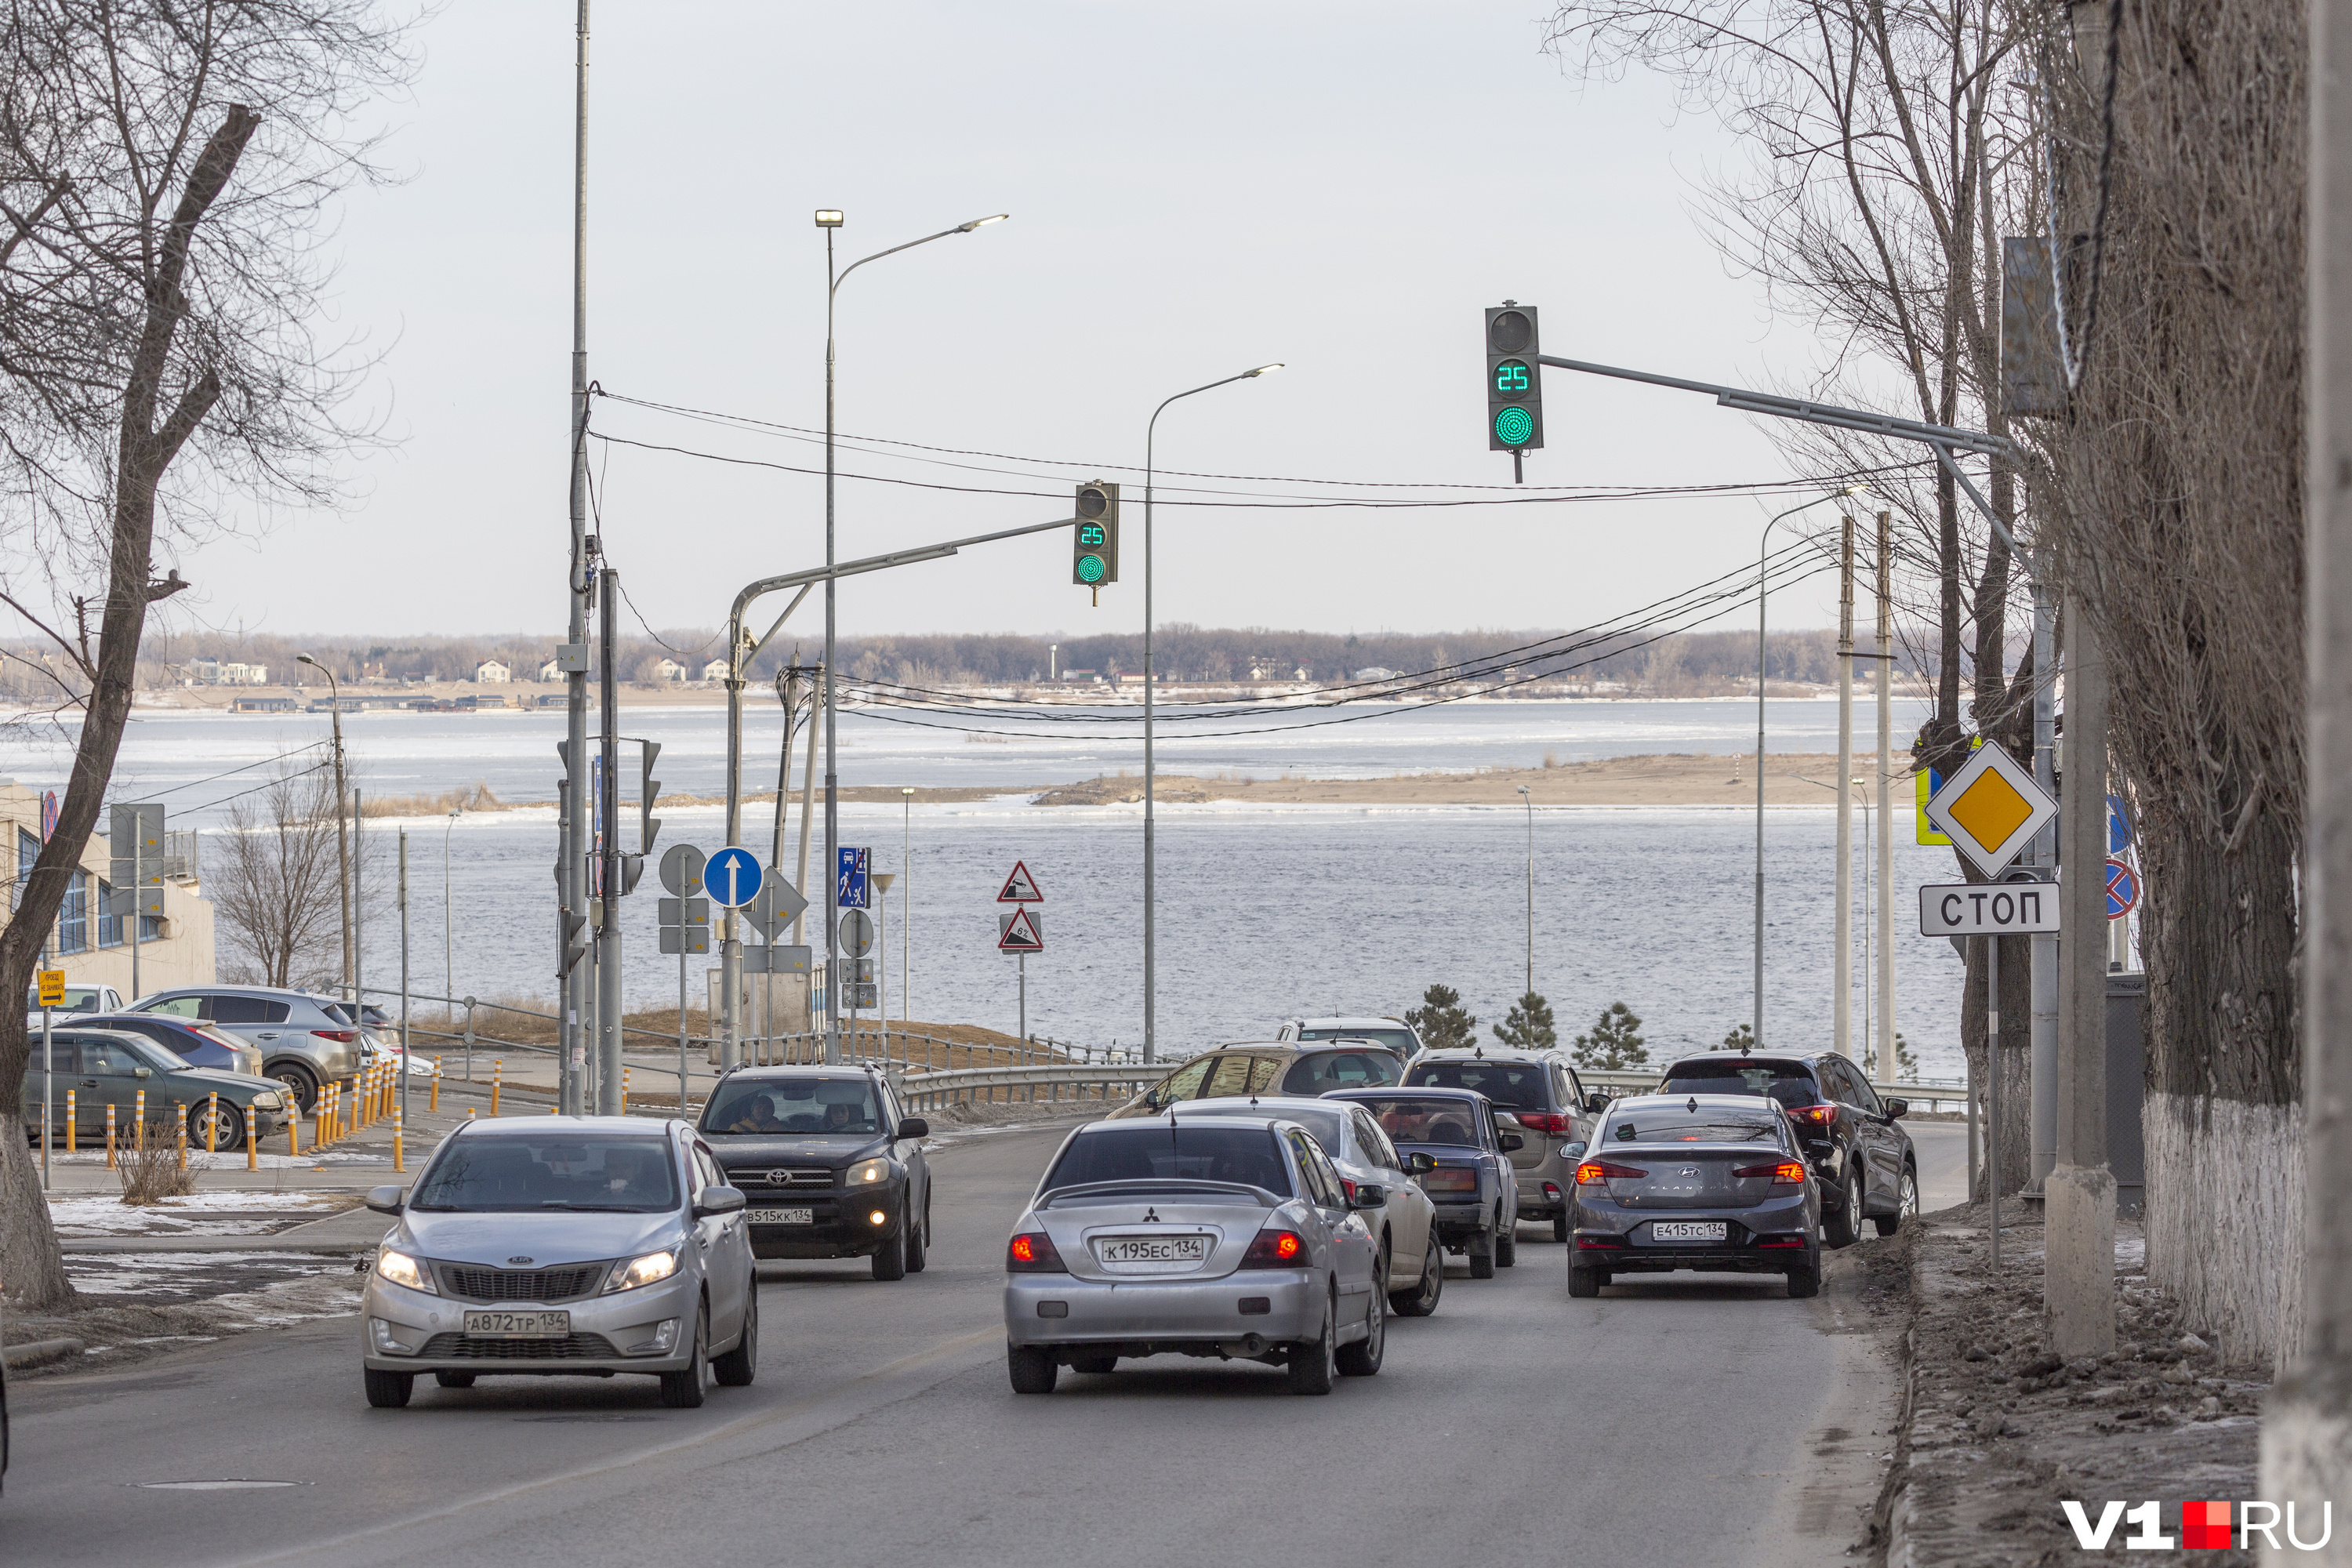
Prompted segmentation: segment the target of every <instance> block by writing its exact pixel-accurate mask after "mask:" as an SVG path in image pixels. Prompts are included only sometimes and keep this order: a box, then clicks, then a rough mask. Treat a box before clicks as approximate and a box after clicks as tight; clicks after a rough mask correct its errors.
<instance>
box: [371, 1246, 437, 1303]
mask: <svg viewBox="0 0 2352 1568" xmlns="http://www.w3.org/2000/svg"><path fill="white" fill-rule="evenodd" d="M375 1271H376V1272H377V1273H378V1274H381V1275H383V1277H384V1278H385V1279H389V1280H391V1281H392V1282H393V1283H394V1284H395V1285H405V1286H407V1287H408V1288H409V1289H411V1290H423V1291H425V1292H426V1293H427V1294H429V1295H435V1296H437V1295H439V1294H440V1293H441V1292H439V1291H438V1290H436V1289H433V1276H432V1274H431V1273H430V1272H429V1271H428V1270H427V1269H426V1268H425V1265H423V1264H422V1263H419V1262H418V1261H417V1260H416V1259H415V1258H411V1257H409V1256H408V1254H406V1253H405V1252H394V1250H393V1249H392V1248H391V1247H385V1248H384V1249H383V1251H381V1252H379V1253H377V1254H376V1255H375Z"/></svg>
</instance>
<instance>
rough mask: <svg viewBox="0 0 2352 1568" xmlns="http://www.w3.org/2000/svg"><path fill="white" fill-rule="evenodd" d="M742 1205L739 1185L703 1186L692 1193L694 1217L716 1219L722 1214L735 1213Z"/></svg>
mask: <svg viewBox="0 0 2352 1568" xmlns="http://www.w3.org/2000/svg"><path fill="white" fill-rule="evenodd" d="M742 1207H743V1189H741V1188H740V1187H705V1188H703V1189H702V1190H701V1191H700V1192H698V1193H697V1194H694V1217H695V1218H697V1219H716V1218H718V1217H719V1215H723V1214H737V1213H740V1212H741V1210H742Z"/></svg>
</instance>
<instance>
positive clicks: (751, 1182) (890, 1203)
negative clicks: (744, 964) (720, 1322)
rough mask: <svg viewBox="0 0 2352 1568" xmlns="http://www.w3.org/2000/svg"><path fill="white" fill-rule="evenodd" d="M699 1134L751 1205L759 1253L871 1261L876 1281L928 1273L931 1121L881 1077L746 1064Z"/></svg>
mask: <svg viewBox="0 0 2352 1568" xmlns="http://www.w3.org/2000/svg"><path fill="white" fill-rule="evenodd" d="M696 1131H699V1132H700V1133H701V1134H702V1136H703V1137H705V1138H706V1139H708V1140H709V1142H710V1145H711V1147H712V1148H713V1149H715V1150H717V1151H718V1156H719V1168H720V1169H721V1170H723V1171H724V1172H726V1173H727V1180H728V1184H730V1186H734V1187H737V1188H740V1190H741V1191H742V1193H743V1194H744V1198H745V1200H746V1201H747V1202H748V1203H749V1204H750V1205H751V1206H750V1207H749V1208H748V1209H746V1210H745V1211H744V1215H743V1219H744V1224H745V1225H746V1226H749V1227H750V1229H749V1234H750V1236H751V1252H752V1256H754V1257H757V1258H872V1259H873V1260H874V1278H876V1279H905V1278H906V1277H907V1276H908V1275H909V1274H918V1273H920V1272H921V1271H922V1268H923V1264H924V1261H925V1259H926V1258H928V1257H929V1252H930V1236H931V1167H930V1162H929V1160H927V1159H925V1158H924V1156H923V1140H924V1139H925V1138H928V1137H929V1136H930V1131H931V1127H930V1123H929V1122H928V1121H925V1120H924V1119H923V1118H921V1117H919V1116H908V1114H907V1113H906V1111H905V1110H904V1109H903V1108H902V1107H901V1106H900V1105H899V1103H898V1096H897V1095H896V1094H895V1093H894V1092H892V1090H891V1088H890V1082H889V1080H888V1079H886V1078H885V1077H883V1075H882V1074H881V1073H880V1072H879V1071H878V1070H877V1069H875V1068H855V1067H779V1068H737V1069H736V1070H735V1071H733V1072H730V1073H728V1074H726V1075H725V1076H724V1077H722V1078H721V1079H719V1083H718V1086H717V1087H716V1088H714V1089H712V1090H711V1091H710V1098H709V1100H707V1101H706V1102H705V1103H704V1105H703V1108H702V1118H701V1120H700V1121H698V1122H697V1123H696Z"/></svg>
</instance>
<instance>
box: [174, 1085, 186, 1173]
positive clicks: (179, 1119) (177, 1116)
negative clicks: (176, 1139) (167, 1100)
mask: <svg viewBox="0 0 2352 1568" xmlns="http://www.w3.org/2000/svg"><path fill="white" fill-rule="evenodd" d="M172 1125H173V1126H174V1127H176V1128H178V1129H179V1130H180V1169H182V1170H183V1171H184V1170H186V1169H187V1168H188V1107H187V1104H186V1102H185V1101H183V1100H173V1101H172Z"/></svg>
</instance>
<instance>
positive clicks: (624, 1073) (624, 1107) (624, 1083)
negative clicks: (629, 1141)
mask: <svg viewBox="0 0 2352 1568" xmlns="http://www.w3.org/2000/svg"><path fill="white" fill-rule="evenodd" d="M628 1113H629V1069H628V1068H622V1069H621V1114H622V1115H624V1116H626V1115H627V1114H628Z"/></svg>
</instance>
